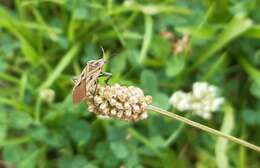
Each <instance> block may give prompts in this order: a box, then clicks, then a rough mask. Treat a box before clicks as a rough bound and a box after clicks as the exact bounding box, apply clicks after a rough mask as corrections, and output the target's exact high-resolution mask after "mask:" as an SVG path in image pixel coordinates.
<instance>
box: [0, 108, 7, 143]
mask: <svg viewBox="0 0 260 168" xmlns="http://www.w3.org/2000/svg"><path fill="white" fill-rule="evenodd" d="M0 111H1V112H0V142H2V141H3V140H5V138H6V135H7V129H8V126H7V115H6V112H5V111H4V110H3V109H1V108H0Z"/></svg>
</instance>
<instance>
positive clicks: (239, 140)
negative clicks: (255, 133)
mask: <svg viewBox="0 0 260 168" xmlns="http://www.w3.org/2000/svg"><path fill="white" fill-rule="evenodd" d="M148 109H149V110H152V111H154V112H157V113H160V114H162V115H165V116H168V117H171V118H174V119H176V120H179V121H181V122H184V123H186V124H188V125H191V126H193V127H196V128H198V129H201V130H203V131H206V132H208V133H211V134H214V135H216V136H220V137H223V138H226V139H227V140H230V141H233V142H236V143H238V144H240V145H243V146H245V147H248V148H250V149H253V150H255V151H257V152H260V147H259V146H256V145H254V144H251V143H249V142H247V141H244V140H241V139H239V138H236V137H233V136H231V135H227V134H225V133H223V132H220V131H218V130H215V129H213V128H210V127H207V126H205V125H202V124H200V123H197V122H194V121H192V120H189V119H187V118H185V117H182V116H179V115H177V114H175V113H171V112H169V111H166V110H163V109H161V108H158V107H155V106H152V105H149V107H148Z"/></svg>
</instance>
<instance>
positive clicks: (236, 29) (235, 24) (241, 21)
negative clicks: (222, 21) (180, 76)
mask: <svg viewBox="0 0 260 168" xmlns="http://www.w3.org/2000/svg"><path fill="white" fill-rule="evenodd" d="M251 26H252V21H251V20H250V19H248V18H246V17H245V16H243V15H236V16H235V17H234V18H233V19H232V20H231V21H230V23H229V24H228V25H227V26H225V29H224V30H223V31H222V32H221V33H220V34H219V35H218V36H217V38H216V39H215V40H214V42H213V43H211V44H209V45H208V46H207V47H206V48H205V49H204V50H203V51H202V52H201V53H200V55H198V58H197V59H196V62H195V63H194V65H193V66H192V67H191V69H194V68H197V67H199V66H200V65H201V64H202V63H204V62H205V61H207V60H208V59H209V58H210V57H212V56H213V54H215V53H216V52H217V51H219V50H220V49H222V48H223V47H224V46H225V45H226V44H227V43H229V42H230V41H232V40H233V39H235V38H236V37H238V36H240V35H241V34H242V33H244V32H245V31H247V30H248V29H249V28H250V27H251Z"/></svg>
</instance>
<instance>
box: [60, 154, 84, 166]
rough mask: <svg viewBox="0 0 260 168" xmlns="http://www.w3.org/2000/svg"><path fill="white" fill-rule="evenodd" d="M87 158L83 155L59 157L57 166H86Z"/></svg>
mask: <svg viewBox="0 0 260 168" xmlns="http://www.w3.org/2000/svg"><path fill="white" fill-rule="evenodd" d="M87 164H88V163H87V159H86V157H84V156H83V155H75V156H66V157H61V158H59V160H58V168H72V167H73V168H87Z"/></svg>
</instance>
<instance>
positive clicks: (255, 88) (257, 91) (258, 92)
mask: <svg viewBox="0 0 260 168" xmlns="http://www.w3.org/2000/svg"><path fill="white" fill-rule="evenodd" d="M250 93H251V94H252V95H254V96H255V97H256V98H258V99H260V85H259V84H258V83H256V82H253V83H252V84H251V86H250Z"/></svg>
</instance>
